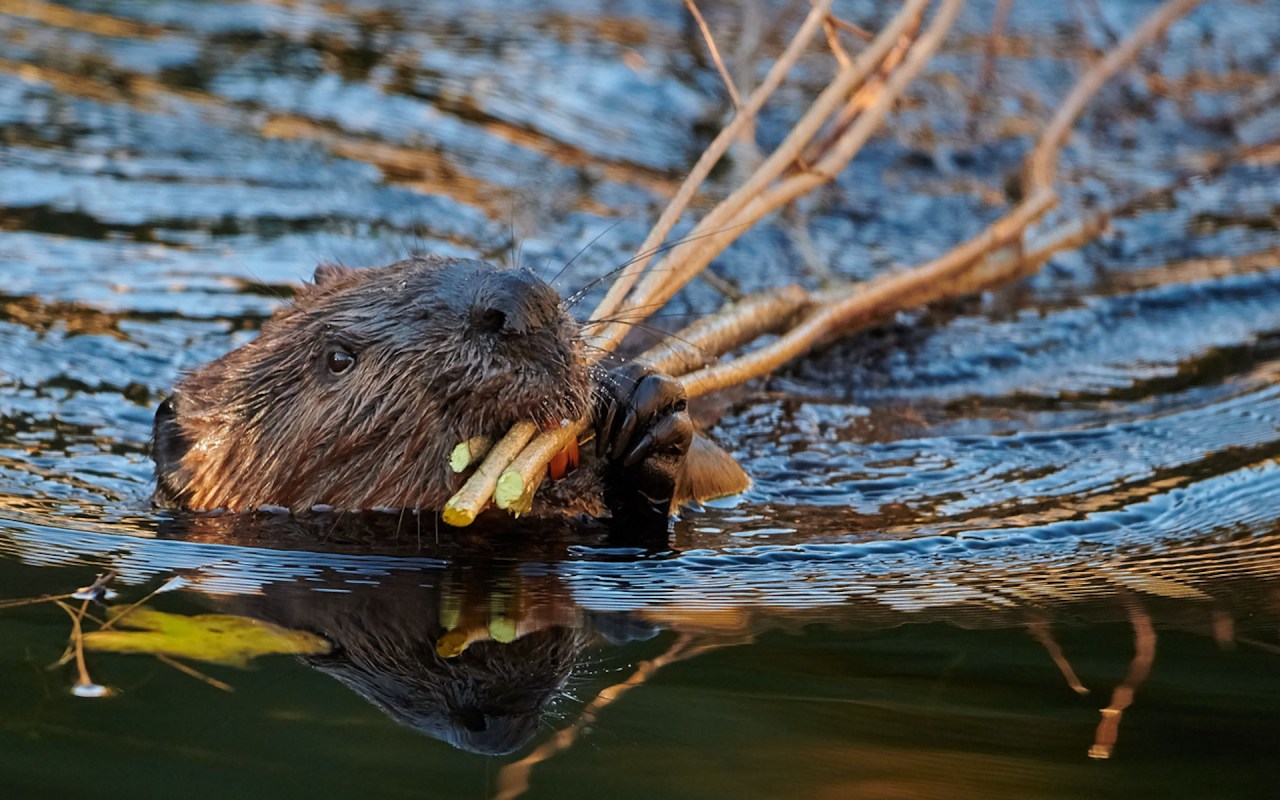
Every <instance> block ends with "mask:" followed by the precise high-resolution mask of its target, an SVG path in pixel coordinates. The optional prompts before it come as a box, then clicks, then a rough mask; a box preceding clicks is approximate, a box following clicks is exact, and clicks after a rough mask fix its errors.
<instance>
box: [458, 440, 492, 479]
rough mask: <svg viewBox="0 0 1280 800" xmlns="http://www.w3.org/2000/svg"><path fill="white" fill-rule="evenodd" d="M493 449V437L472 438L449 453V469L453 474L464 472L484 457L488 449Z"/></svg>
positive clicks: (460, 443)
mask: <svg viewBox="0 0 1280 800" xmlns="http://www.w3.org/2000/svg"><path fill="white" fill-rule="evenodd" d="M491 447H493V437H491V436H472V437H471V438H470V439H468V440H466V441H465V442H459V443H458V446H457V447H455V448H453V451H452V452H451V453H449V469H451V470H453V471H454V472H466V471H467V468H468V467H470V466H471V465H472V464H474V463H476V462H477V461H479V460H480V459H482V458H484V457H485V454H486V453H488V452H489V448H491Z"/></svg>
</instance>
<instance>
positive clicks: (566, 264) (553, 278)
mask: <svg viewBox="0 0 1280 800" xmlns="http://www.w3.org/2000/svg"><path fill="white" fill-rule="evenodd" d="M626 219H627V218H626V217H618V219H616V220H615V221H614V222H613V224H612V225H609V226H608V227H607V228H605V229H604V230H602V231H600V232H599V233H597V234H596V235H595V236H594V237H593V238H592V239H591V241H589V242H587V243H586V244H584V245H583V246H582V248H581V249H580V250H578V252H576V253H574V254H573V257H572V258H570V259H569V260H568V261H566V262H564V266H563V267H561V268H560V271H559V272H557V273H556V274H555V275H552V276H551V279H550V280H549V281H547V283H549V284H551V285H552V286H555V285H556V281H557V280H559V279H560V277H561V276H562V275H564V272H565V270H567V269H568V268H569V267H571V266H573V262H575V261H577V260H578V257H579V256H581V255H582V254H583V253H585V252H587V250H589V249H590V248H591V246H592V245H594V244H595V243H596V242H598V241H600V239H601V238H602V237H603V236H604V235H605V234H607V233H609V232H610V231H612V230H613V229H614V228H616V227H618V226H619V225H621V224H622V223H623V222H625V221H626Z"/></svg>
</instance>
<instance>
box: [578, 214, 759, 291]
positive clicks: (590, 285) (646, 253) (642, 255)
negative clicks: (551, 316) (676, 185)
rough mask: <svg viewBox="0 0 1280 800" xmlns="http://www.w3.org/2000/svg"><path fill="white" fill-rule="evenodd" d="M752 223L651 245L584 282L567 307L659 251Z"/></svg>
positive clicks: (665, 270)
mask: <svg viewBox="0 0 1280 800" xmlns="http://www.w3.org/2000/svg"><path fill="white" fill-rule="evenodd" d="M751 224H752V223H750V222H747V223H739V224H737V225H726V226H725V227H723V228H719V229H716V230H711V231H707V232H705V233H700V234H698V235H697V236H683V237H681V238H679V239H676V240H675V241H672V242H664V243H662V244H660V245H657V246H656V247H651V248H649V249H648V250H643V251H641V252H639V253H636V254H635V255H634V256H632V257H631V258H629V259H627V260H626V261H624V262H622V263H621V264H620V265H618V266H616V267H614V268H613V269H611V270H609V271H608V272H606V273H604V274H603V275H599V276H597V277H595V278H592V279H591V280H589V281H587V283H586V284H584V285H583V286H582V287H581V288H580V289H578V291H576V292H574V293H573V294H571V295H569V297H567V298H565V308H567V309H570V310H572V309H573V307H574V306H576V305H577V304H578V303H579V302H581V301H582V299H583V298H584V297H586V295H587V293H588V292H590V291H591V290H592V289H594V288H595V287H596V286H598V285H599V284H600V283H601V282H603V281H606V280H608V279H609V278H612V277H614V276H618V275H621V273H622V271H623V270H625V269H626V268H627V267H630V266H632V265H633V264H636V263H638V262H641V261H648V260H649V259H650V258H652V257H653V256H656V255H658V254H659V253H665V252H666V251H668V250H674V249H675V248H677V247H679V246H681V245H684V244H688V243H690V242H696V241H698V240H699V239H705V238H707V237H709V236H716V235H718V234H721V233H724V232H725V231H730V230H733V229H734V228H746V227H750V226H751ZM673 269H675V267H663V268H661V269H649V270H647V271H646V270H645V265H641V267H640V269H639V270H637V271H638V272H645V274H648V273H650V272H652V273H661V272H667V271H670V270H673Z"/></svg>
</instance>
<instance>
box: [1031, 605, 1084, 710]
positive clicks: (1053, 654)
mask: <svg viewBox="0 0 1280 800" xmlns="http://www.w3.org/2000/svg"><path fill="white" fill-rule="evenodd" d="M1027 631H1028V632H1029V633H1030V634H1031V636H1032V637H1034V638H1035V640H1036V641H1038V642H1039V643H1040V644H1041V645H1043V646H1044V649H1045V651H1047V652H1048V653H1049V658H1052V659H1053V663H1054V664H1056V665H1057V667H1058V671H1059V672H1061V673H1062V677H1063V678H1065V679H1066V681H1067V686H1070V687H1071V690H1072V691H1074V692H1075V693H1076V694H1081V695H1084V694H1088V693H1089V689H1088V688H1087V687H1086V686H1085V685H1084V684H1083V683H1081V682H1080V678H1078V677H1077V676H1076V671H1075V670H1074V669H1072V668H1071V662H1070V661H1067V657H1066V655H1065V654H1063V652H1062V648H1061V647H1059V646H1058V640H1057V639H1055V638H1054V636H1053V628H1051V627H1049V623H1048V622H1045V621H1044V620H1036V621H1034V622H1028V623H1027Z"/></svg>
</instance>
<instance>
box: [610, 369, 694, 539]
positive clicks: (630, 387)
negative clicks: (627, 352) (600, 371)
mask: <svg viewBox="0 0 1280 800" xmlns="http://www.w3.org/2000/svg"><path fill="white" fill-rule="evenodd" d="M595 418H596V454H597V456H599V457H600V458H601V459H602V460H603V461H604V462H605V465H606V466H605V469H604V478H605V502H606V503H607V504H608V505H609V507H610V509H612V510H613V512H614V515H615V516H622V515H625V516H628V517H630V516H633V515H636V514H640V515H659V514H660V515H661V517H662V519H663V520H665V519H666V517H667V515H668V514H670V512H671V499H672V497H673V496H674V495H675V489H676V477H677V475H678V473H679V470H680V465H681V463H682V462H683V461H684V457H685V455H686V454H687V453H688V452H689V445H690V443H691V442H692V441H693V421H692V420H690V419H689V412H688V400H687V399H686V397H685V393H684V387H683V386H681V385H680V383H679V382H678V381H676V380H673V379H672V378H669V377H667V376H666V375H663V374H662V373H660V372H655V371H654V370H652V369H649V368H648V367H645V366H644V365H642V364H635V363H631V364H625V365H623V366H621V367H618V368H617V369H614V370H612V371H611V372H609V373H608V374H607V375H605V376H604V377H603V378H602V379H601V380H600V382H599V392H598V394H597V400H596V417H595Z"/></svg>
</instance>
